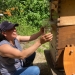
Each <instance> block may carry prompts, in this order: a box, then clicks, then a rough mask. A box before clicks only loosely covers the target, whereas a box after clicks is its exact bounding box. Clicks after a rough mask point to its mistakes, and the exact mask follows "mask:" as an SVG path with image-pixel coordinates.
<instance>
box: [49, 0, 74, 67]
mask: <svg viewBox="0 0 75 75" xmlns="http://www.w3.org/2000/svg"><path fill="white" fill-rule="evenodd" d="M53 4H54V5H55V6H53ZM74 7H75V0H53V1H51V21H52V22H54V24H51V26H52V28H53V30H52V33H53V40H52V42H51V48H50V54H51V57H52V60H53V64H54V67H55V68H63V53H64V48H65V46H66V45H67V44H69V45H71V44H75V21H74V20H75V10H74ZM54 12H56V14H57V16H56V17H54V15H53V14H54Z"/></svg>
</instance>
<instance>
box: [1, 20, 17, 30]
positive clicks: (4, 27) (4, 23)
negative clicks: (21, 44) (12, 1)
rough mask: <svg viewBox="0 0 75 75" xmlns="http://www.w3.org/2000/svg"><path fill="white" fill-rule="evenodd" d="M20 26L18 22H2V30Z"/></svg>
mask: <svg viewBox="0 0 75 75" xmlns="http://www.w3.org/2000/svg"><path fill="white" fill-rule="evenodd" d="M16 26H18V24H12V23H10V22H8V21H4V22H2V23H1V24H0V30H1V31H7V30H10V29H12V28H13V27H16Z"/></svg>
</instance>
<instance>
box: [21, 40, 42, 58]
mask: <svg viewBox="0 0 75 75" xmlns="http://www.w3.org/2000/svg"><path fill="white" fill-rule="evenodd" d="M39 46H41V43H40V40H38V41H37V42H36V43H34V44H33V45H32V46H31V47H29V48H27V49H24V50H22V58H21V59H24V58H27V57H28V56H30V55H31V54H33V53H34V52H35V51H36V50H37V49H38V47H39Z"/></svg>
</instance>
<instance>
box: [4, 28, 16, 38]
mask: <svg viewBox="0 0 75 75" xmlns="http://www.w3.org/2000/svg"><path fill="white" fill-rule="evenodd" d="M3 35H4V36H5V37H6V38H7V39H14V38H16V37H17V32H16V28H15V27H13V28H12V29H10V30H7V31H5V32H3Z"/></svg>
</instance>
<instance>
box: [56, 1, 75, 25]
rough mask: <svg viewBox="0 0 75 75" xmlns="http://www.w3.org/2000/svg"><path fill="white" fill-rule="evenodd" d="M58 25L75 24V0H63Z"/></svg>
mask: <svg viewBox="0 0 75 75" xmlns="http://www.w3.org/2000/svg"><path fill="white" fill-rule="evenodd" d="M59 5H60V9H59V8H58V11H60V12H59V13H58V14H59V16H60V18H58V21H59V23H58V24H57V25H58V26H65V25H75V10H74V7H75V0H61V3H60V4H59Z"/></svg>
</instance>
